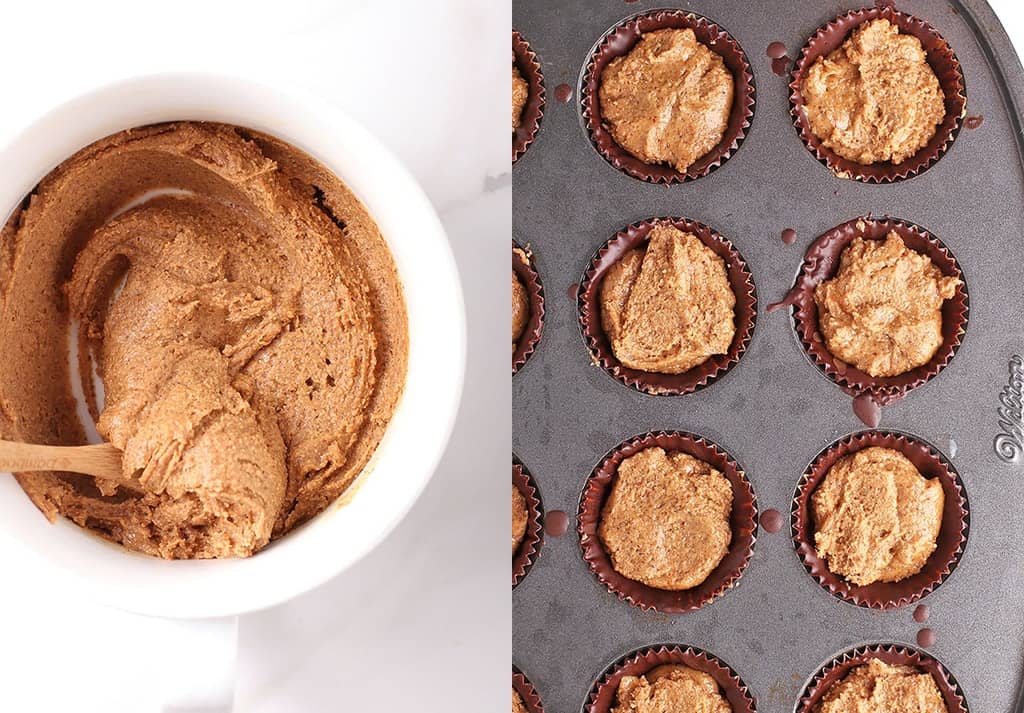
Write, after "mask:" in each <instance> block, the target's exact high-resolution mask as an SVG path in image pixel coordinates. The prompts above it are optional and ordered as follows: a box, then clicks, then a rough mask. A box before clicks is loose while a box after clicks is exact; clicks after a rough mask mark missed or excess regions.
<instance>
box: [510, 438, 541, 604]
mask: <svg viewBox="0 0 1024 713" xmlns="http://www.w3.org/2000/svg"><path fill="white" fill-rule="evenodd" d="M512 485H514V486H515V487H516V488H518V490H519V492H520V493H522V495H523V499H524V500H525V501H526V513H527V520H526V533H525V534H524V535H523V541H522V542H520V543H519V547H518V548H517V549H516V551H515V553H514V554H513V555H512V588H513V589H515V588H516V585H517V584H519V583H520V582H521V581H523V578H524V577H526V575H527V574H528V573H529V572H530V569H531V568H532V567H533V563H534V562H536V561H537V558H538V557H539V556H540V546H541V544H542V543H543V532H544V530H543V526H542V524H541V519H542V518H543V516H544V515H543V513H544V510H543V507H542V505H541V500H540V491H539V490H538V489H537V484H536V483H535V482H534V481H533V476H532V475H530V471H528V470H527V469H526V466H524V465H523V464H522V462H521V461H520V460H519V459H518V458H516V457H515V456H512Z"/></svg>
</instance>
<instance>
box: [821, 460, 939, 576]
mask: <svg viewBox="0 0 1024 713" xmlns="http://www.w3.org/2000/svg"><path fill="white" fill-rule="evenodd" d="M945 501H946V497H945V493H944V492H943V490H942V483H940V482H939V480H938V479H937V478H931V479H929V478H926V477H924V476H923V475H922V474H921V472H920V471H919V470H918V469H917V468H916V467H914V464H913V463H911V462H910V459H909V458H907V457H906V456H905V455H903V454H902V453H900V452H899V451H896V450H893V449H891V448H879V447H871V448H865V449H863V450H860V451H857V452H856V453H854V454H852V455H849V456H846V457H844V458H840V459H839V460H838V461H836V464H835V465H833V466H832V467H831V468H830V469H829V471H828V474H827V475H826V476H825V480H824V481H822V483H821V485H820V486H819V487H818V489H817V490H815V491H814V494H813V495H812V496H811V504H812V506H813V513H814V543H815V546H816V548H817V550H818V556H819V557H822V558H823V559H824V560H825V561H826V562H827V563H828V568H829V570H830V571H831V572H833V573H835V574H838V575H840V576H842V577H845V578H846V579H848V580H849V581H850V582H853V583H854V584H856V585H858V586H865V585H868V584H873V583H875V582H898V581H900V580H901V579H906V578H907V577H912V576H914V575H915V574H917V573H918V572H920V571H921V569H922V568H923V567H924V565H925V563H926V562H927V561H928V558H929V557H931V554H932V552H934V551H935V547H936V540H937V539H938V536H939V530H940V529H941V528H942V509H943V506H944V505H945Z"/></svg>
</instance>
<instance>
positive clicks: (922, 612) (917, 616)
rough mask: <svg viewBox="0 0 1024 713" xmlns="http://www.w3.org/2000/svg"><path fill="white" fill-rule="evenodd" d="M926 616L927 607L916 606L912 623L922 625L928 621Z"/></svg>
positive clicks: (922, 605)
mask: <svg viewBox="0 0 1024 713" xmlns="http://www.w3.org/2000/svg"><path fill="white" fill-rule="evenodd" d="M928 614H929V610H928V605H927V604H918V605H917V608H916V609H914V621H916V622H917V623H918V624H923V623H925V622H926V621H928Z"/></svg>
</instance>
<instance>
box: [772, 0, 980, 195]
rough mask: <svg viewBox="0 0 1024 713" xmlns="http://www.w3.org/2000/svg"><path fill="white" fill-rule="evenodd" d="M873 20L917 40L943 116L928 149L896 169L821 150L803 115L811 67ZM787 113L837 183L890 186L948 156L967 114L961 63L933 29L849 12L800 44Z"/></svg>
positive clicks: (907, 19) (898, 16)
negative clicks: (852, 181)
mask: <svg viewBox="0 0 1024 713" xmlns="http://www.w3.org/2000/svg"><path fill="white" fill-rule="evenodd" d="M875 19H885V20H888V21H889V22H890V23H892V24H893V25H895V26H896V27H897V28H899V31H900V33H901V34H908V35H913V36H914V37H916V38H917V39H918V40H920V41H921V46H922V47H923V48H924V51H925V55H926V57H927V61H928V65H929V66H930V67H931V68H932V71H933V72H934V73H935V76H936V78H937V79H938V80H939V86H940V87H941V89H942V93H943V97H944V100H945V107H946V113H945V116H944V118H943V120H942V123H941V124H939V125H938V127H937V128H936V130H935V135H934V136H932V138H931V140H930V141H929V142H928V144H927V145H926V146H925V147H924V148H922V149H920V150H919V151H918V152H917V153H916V154H914V155H913V156H912V157H910V158H908V159H907V160H905V161H902V162H901V163H898V164H893V163H891V162H888V161H886V162H882V163H873V164H861V163H857V162H856V161H851V160H849V159H846V158H843V157H842V156H839V155H838V154H836V153H835V152H834V151H832V150H831V149H829V148H827V147H826V146H824V145H823V144H822V142H821V139H819V138H818V137H817V135H815V133H814V132H813V131H812V130H811V126H810V123H809V122H808V120H807V115H806V113H805V111H804V106H805V104H804V98H803V93H802V92H803V83H804V80H805V79H806V77H807V73H808V71H809V70H810V68H811V66H812V65H813V64H814V62H815V61H816V60H817V59H818V58H819V57H826V56H828V55H829V54H830V53H831V52H833V51H835V50H836V49H838V48H839V47H840V46H841V45H842V44H843V43H844V42H845V41H846V39H847V38H848V37H849V35H850V33H851V32H853V31H854V30H855V29H856V28H857V27H859V26H860V25H862V24H864V23H865V22H869V21H870V20H875ZM789 88H790V97H789V101H790V108H791V113H792V115H793V122H794V124H795V125H796V129H797V132H798V133H799V134H800V138H801V139H802V140H803V142H804V144H805V145H806V146H807V149H808V150H809V151H810V152H811V154H812V155H813V156H815V157H816V158H817V159H818V161H820V162H821V163H823V164H824V165H825V166H826V167H827V168H828V169H829V170H830V171H832V173H834V174H835V175H836V176H838V177H840V178H853V179H856V180H858V181H865V182H868V183H889V182H893V181H900V180H903V179H905V178H910V177H911V176H915V175H917V174H918V173H921V172H923V171H925V170H927V169H928V168H930V167H931V166H932V165H933V164H934V163H935V162H936V161H938V160H939V158H940V157H941V156H942V155H943V154H944V153H945V152H946V150H947V149H948V148H949V146H950V145H951V144H952V143H953V140H954V139H955V138H956V136H957V134H958V133H959V131H960V125H961V122H962V120H963V117H964V115H965V114H966V113H967V97H966V95H965V89H964V76H963V72H962V71H961V69H960V62H959V60H957V58H956V55H955V54H954V53H953V50H952V48H951V47H950V46H949V44H948V43H947V42H946V40H944V39H943V38H942V36H941V35H940V34H939V33H938V32H936V31H935V30H934V29H933V28H932V27H931V25H929V24H928V23H926V22H925V21H923V20H920V19H918V18H916V17H914V16H912V15H908V14H906V13H904V12H900V11H899V10H896V9H894V8H892V7H888V6H886V7H870V8H864V9H862V10H851V11H850V12H847V13H846V14H844V15H840V16H839V17H837V18H836V19H834V20H832V21H831V22H829V23H828V24H826V25H824V26H823V27H821V28H820V29H819V30H818V31H817V33H815V34H814V36H813V37H811V38H810V39H809V40H808V41H807V44H806V45H804V48H803V50H802V51H801V53H800V57H799V58H798V59H797V61H796V64H795V65H794V67H793V79H792V81H791V82H790V84H789Z"/></svg>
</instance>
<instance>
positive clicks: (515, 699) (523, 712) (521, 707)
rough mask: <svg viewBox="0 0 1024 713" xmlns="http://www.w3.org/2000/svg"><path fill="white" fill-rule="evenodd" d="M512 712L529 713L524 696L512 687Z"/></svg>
mask: <svg viewBox="0 0 1024 713" xmlns="http://www.w3.org/2000/svg"><path fill="white" fill-rule="evenodd" d="M512 713H529V711H528V710H527V709H526V704H525V703H523V698H522V696H520V695H519V691H517V690H516V689H514V688H513V689H512Z"/></svg>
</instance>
